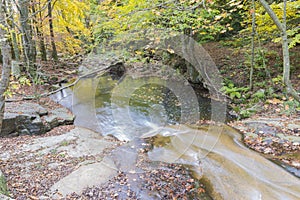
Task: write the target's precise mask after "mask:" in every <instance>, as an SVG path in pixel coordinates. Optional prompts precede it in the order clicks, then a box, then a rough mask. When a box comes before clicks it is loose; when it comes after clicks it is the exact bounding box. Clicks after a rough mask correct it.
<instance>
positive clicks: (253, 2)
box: [249, 0, 255, 90]
mask: <svg viewBox="0 0 300 200" xmlns="http://www.w3.org/2000/svg"><path fill="white" fill-rule="evenodd" d="M251 14H252V39H251V68H250V83H249V88H250V90H252V89H253V71H254V65H255V60H254V56H255V52H254V50H255V47H254V39H255V0H252V13H251Z"/></svg>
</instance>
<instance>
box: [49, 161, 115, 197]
mask: <svg viewBox="0 0 300 200" xmlns="http://www.w3.org/2000/svg"><path fill="white" fill-rule="evenodd" d="M117 172H118V171H117V169H116V166H115V164H114V162H113V161H112V160H110V159H109V158H104V159H103V160H102V161H101V162H98V163H93V164H88V165H82V166H80V167H79V168H78V169H77V170H75V171H73V172H72V173H71V174H69V175H68V176H66V177H64V178H63V179H61V180H60V181H59V182H57V183H55V184H54V185H53V186H52V187H51V189H50V193H51V194H53V195H52V197H53V198H54V199H57V198H62V197H65V196H66V195H68V194H72V193H73V192H75V193H77V194H81V192H82V191H83V190H84V189H85V188H86V187H92V186H98V185H101V184H103V183H105V182H107V181H108V180H109V179H110V178H111V177H113V176H115V175H117Z"/></svg>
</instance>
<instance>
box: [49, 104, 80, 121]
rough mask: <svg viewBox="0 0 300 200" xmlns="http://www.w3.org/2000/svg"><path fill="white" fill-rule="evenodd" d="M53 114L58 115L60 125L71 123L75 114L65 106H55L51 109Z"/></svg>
mask: <svg viewBox="0 0 300 200" xmlns="http://www.w3.org/2000/svg"><path fill="white" fill-rule="evenodd" d="M51 113H52V114H53V115H56V116H57V117H58V123H59V124H60V125H62V124H64V125H68V124H73V123H74V120H75V116H74V115H73V114H71V113H70V112H69V110H68V109H66V108H57V109H55V110H53V111H51Z"/></svg>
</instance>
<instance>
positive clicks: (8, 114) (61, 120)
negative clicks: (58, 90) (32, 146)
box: [0, 102, 75, 137]
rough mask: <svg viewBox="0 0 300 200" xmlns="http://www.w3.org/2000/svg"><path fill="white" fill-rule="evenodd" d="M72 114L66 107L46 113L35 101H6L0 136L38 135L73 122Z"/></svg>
mask: <svg viewBox="0 0 300 200" xmlns="http://www.w3.org/2000/svg"><path fill="white" fill-rule="evenodd" d="M74 119H75V117H74V115H73V114H71V113H70V112H69V110H68V109H66V108H58V109H55V110H53V111H52V112H50V113H48V111H47V109H45V108H44V107H42V106H41V105H39V104H36V103H26V102H25V103H21V104H16V103H7V104H6V108H5V114H4V119H3V124H2V131H1V133H0V137H6V136H10V137H13V136H18V135H40V134H43V133H45V132H47V131H49V130H51V129H53V128H55V127H57V126H59V125H69V124H73V122H74Z"/></svg>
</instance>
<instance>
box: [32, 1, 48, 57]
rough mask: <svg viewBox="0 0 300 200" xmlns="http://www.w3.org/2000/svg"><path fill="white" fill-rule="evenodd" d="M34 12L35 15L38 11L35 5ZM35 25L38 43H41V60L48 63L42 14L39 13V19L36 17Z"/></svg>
mask: <svg viewBox="0 0 300 200" xmlns="http://www.w3.org/2000/svg"><path fill="white" fill-rule="evenodd" d="M38 9H39V10H41V8H40V1H39V2H38ZM32 12H33V13H35V12H36V9H35V5H34V4H33V5H32ZM33 20H34V24H35V30H36V35H37V38H38V42H39V48H40V53H41V60H42V61H47V52H46V45H45V41H44V34H43V31H41V30H42V20H43V19H42V13H41V12H39V14H38V18H37V17H36V16H34V19H33Z"/></svg>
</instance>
